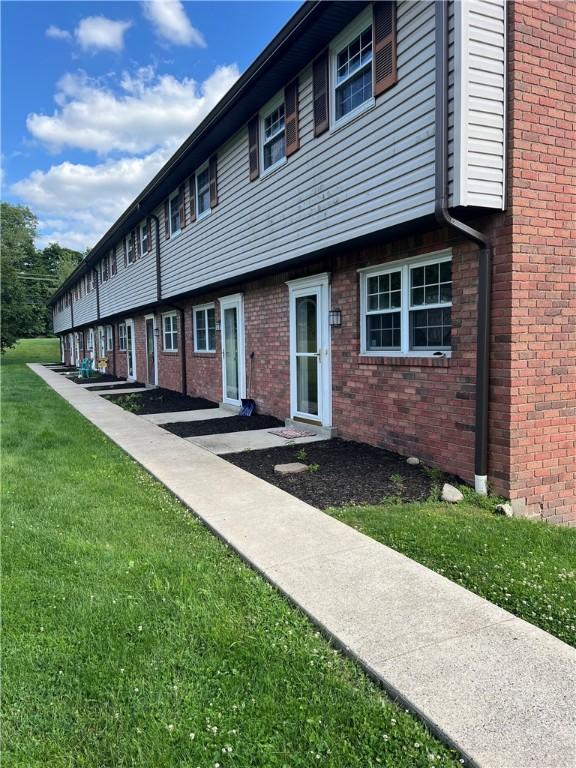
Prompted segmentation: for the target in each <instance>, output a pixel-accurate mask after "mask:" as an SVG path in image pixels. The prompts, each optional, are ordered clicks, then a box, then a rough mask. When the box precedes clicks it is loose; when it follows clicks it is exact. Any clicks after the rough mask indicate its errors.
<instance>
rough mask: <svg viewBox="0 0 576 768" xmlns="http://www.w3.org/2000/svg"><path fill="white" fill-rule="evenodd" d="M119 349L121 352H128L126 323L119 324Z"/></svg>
mask: <svg viewBox="0 0 576 768" xmlns="http://www.w3.org/2000/svg"><path fill="white" fill-rule="evenodd" d="M118 349H119V350H120V352H126V323H120V325H119V326H118Z"/></svg>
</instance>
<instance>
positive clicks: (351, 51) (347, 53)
mask: <svg viewBox="0 0 576 768" xmlns="http://www.w3.org/2000/svg"><path fill="white" fill-rule="evenodd" d="M352 34H353V37H352V38H351V39H349V40H348V41H346V42H345V43H344V44H342V43H340V45H338V47H337V48H336V49H335V51H334V63H333V67H334V69H333V73H334V80H333V82H334V120H335V122H338V121H339V120H341V119H342V118H344V117H346V116H347V115H350V114H353V113H356V112H358V111H359V110H360V108H361V107H362V106H363V105H364V104H367V103H369V102H371V101H372V99H373V93H374V87H373V83H372V22H371V21H369V23H368V24H366V26H364V28H363V29H362V31H361V32H359V33H358V32H357V31H356V30H355V31H354V32H353V33H352Z"/></svg>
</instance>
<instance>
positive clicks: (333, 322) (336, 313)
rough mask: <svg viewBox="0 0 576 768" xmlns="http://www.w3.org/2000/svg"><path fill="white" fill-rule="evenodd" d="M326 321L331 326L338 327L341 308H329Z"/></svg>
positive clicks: (340, 321)
mask: <svg viewBox="0 0 576 768" xmlns="http://www.w3.org/2000/svg"><path fill="white" fill-rule="evenodd" d="M328 321H329V323H330V327H331V328H340V326H341V325H342V310H341V309H331V310H330V312H329V313H328Z"/></svg>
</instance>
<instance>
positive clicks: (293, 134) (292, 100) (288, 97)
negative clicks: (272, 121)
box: [284, 79, 300, 157]
mask: <svg viewBox="0 0 576 768" xmlns="http://www.w3.org/2000/svg"><path fill="white" fill-rule="evenodd" d="M284 105H285V106H284V111H285V115H286V117H285V127H284V134H285V144H286V157H290V155H293V154H294V152H296V151H297V150H298V149H299V148H300V133H299V130H298V80H297V79H296V80H294V81H292V82H291V83H290V85H287V86H286V88H285V89H284Z"/></svg>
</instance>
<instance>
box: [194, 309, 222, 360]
mask: <svg viewBox="0 0 576 768" xmlns="http://www.w3.org/2000/svg"><path fill="white" fill-rule="evenodd" d="M210 309H213V310H214V323H216V305H215V304H214V303H210V304H199V305H198V306H197V307H193V309H192V311H193V313H194V330H193V333H194V352H216V344H214V348H213V349H212V348H211V347H209V346H208V338H209V337H208V310H210ZM199 314H204V321H205V323H206V325H205V328H206V348H205V349H202V348H201V347H199V346H198V337H197V336H196V329H197V324H196V316H197V315H199Z"/></svg>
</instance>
